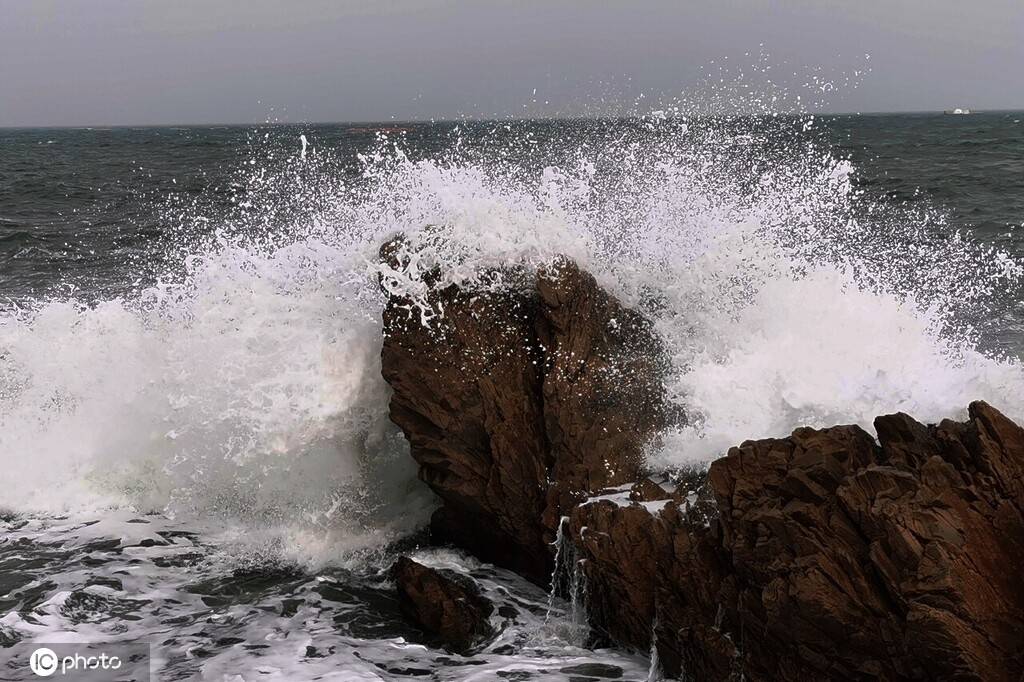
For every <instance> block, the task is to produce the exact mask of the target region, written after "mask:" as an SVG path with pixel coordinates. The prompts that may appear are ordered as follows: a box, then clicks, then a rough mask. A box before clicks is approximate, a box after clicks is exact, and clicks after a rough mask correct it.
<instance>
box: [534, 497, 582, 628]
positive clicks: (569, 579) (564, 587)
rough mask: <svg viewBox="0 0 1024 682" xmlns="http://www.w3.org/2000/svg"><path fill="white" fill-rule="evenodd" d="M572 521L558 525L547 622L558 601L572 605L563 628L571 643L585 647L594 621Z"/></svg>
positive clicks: (565, 519)
mask: <svg viewBox="0 0 1024 682" xmlns="http://www.w3.org/2000/svg"><path fill="white" fill-rule="evenodd" d="M568 524H569V517H568V516H563V517H562V519H561V521H560V522H559V524H558V532H557V534H556V535H555V541H554V542H553V543H552V545H553V547H554V555H555V556H554V568H553V569H552V572H551V589H550V591H549V594H548V613H547V616H546V617H545V621H546V622H550V620H551V615H552V613H553V610H554V604H555V600H556V599H558V598H561V599H565V600H566V601H568V604H569V610H568V614H566V616H567V617H566V616H563V620H562V623H561V626H562V627H563V628H564V629H565V630H566V631H567V639H568V640H569V641H571V642H575V643H577V644H579V645H580V646H584V645H586V644H587V643H588V641H589V639H590V620H589V617H588V616H587V585H586V579H585V577H584V575H583V571H582V569H581V568H580V561H581V559H580V557H579V555H578V553H577V551H576V545H575V544H573V542H572V540H571V539H570V538H569V535H568V534H567V528H568Z"/></svg>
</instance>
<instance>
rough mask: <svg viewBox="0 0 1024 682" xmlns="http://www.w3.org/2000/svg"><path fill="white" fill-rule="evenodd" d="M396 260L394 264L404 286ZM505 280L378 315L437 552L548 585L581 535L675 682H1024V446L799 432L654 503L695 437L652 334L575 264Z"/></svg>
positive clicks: (590, 563) (997, 420)
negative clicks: (559, 534)
mask: <svg viewBox="0 0 1024 682" xmlns="http://www.w3.org/2000/svg"><path fill="white" fill-rule="evenodd" d="M400 246H401V241H396V242H392V243H390V244H389V245H386V246H385V247H384V249H382V257H383V259H384V261H385V262H386V263H388V265H390V266H391V268H393V269H394V270H395V271H400V270H402V269H403V268H405V267H407V266H408V264H409V263H408V261H407V260H404V259H407V258H408V257H409V255H408V254H407V253H406V252H405V251H404V250H403V249H402V248H400ZM491 274H492V275H493V277H494V278H495V279H497V278H501V279H502V280H503V281H504V282H506V286H504V287H500V288H495V291H489V290H487V288H486V287H484V288H482V289H480V288H478V289H474V290H469V289H467V290H462V289H460V288H458V287H455V286H448V287H434V288H433V289H430V288H429V287H428V288H427V290H426V291H425V293H423V294H422V300H419V301H413V300H412V299H409V298H406V297H403V296H402V295H401V294H397V293H392V294H391V295H389V301H388V305H387V307H386V309H385V312H384V332H385V338H384V349H383V352H382V366H383V374H384V377H385V378H386V379H387V381H388V382H389V383H390V384H391V386H392V387H393V389H394V395H393V398H392V401H391V416H392V419H393V420H394V421H395V423H396V424H398V425H399V426H400V427H401V428H402V429H403V431H404V432H405V434H406V436H407V437H408V439H409V442H410V444H411V449H412V455H413V457H414V458H415V459H416V461H417V462H418V463H419V464H420V476H421V478H422V479H423V480H424V481H426V482H427V483H428V484H429V485H430V486H431V488H433V490H434V491H435V492H436V493H437V494H438V496H439V497H440V498H441V500H442V502H443V505H442V507H441V509H440V510H439V511H438V512H437V513H436V514H435V516H434V518H433V519H432V530H433V534H434V537H435V538H436V539H438V540H440V541H443V542H452V543H454V544H457V545H459V546H460V547H462V548H464V549H467V550H469V551H471V552H473V553H475V554H476V555H477V556H479V557H480V558H482V559H485V560H487V561H491V562H494V563H497V564H500V565H503V566H506V567H509V568H511V569H513V570H515V571H517V572H519V573H521V574H522V575H524V576H526V577H528V578H530V579H532V580H534V581H535V582H538V583H541V584H544V583H546V582H547V581H548V580H549V578H550V575H551V570H552V564H553V554H552V547H551V543H552V541H553V540H554V538H555V532H556V529H558V528H559V527H562V528H564V529H565V530H564V537H563V542H565V541H568V542H570V543H571V544H572V546H573V548H574V550H575V552H574V553H575V557H576V559H577V561H576V565H575V566H574V567H572V570H576V571H579V572H580V573H581V575H582V577H583V578H584V579H585V584H586V589H585V593H586V599H587V610H588V614H589V620H590V623H591V625H592V627H593V628H594V630H595V632H596V633H597V634H598V635H599V637H601V638H603V639H605V640H607V641H609V642H612V643H616V644H619V645H623V646H627V647H631V648H635V649H637V650H641V651H649V650H651V647H652V645H653V646H654V647H655V648H656V650H657V654H658V659H659V661H660V663H661V665H662V666H663V668H664V670H665V672H666V673H667V674H668V675H669V676H673V677H677V676H682V675H685V676H687V679H697V680H709V681H719V680H733V679H737V680H738V679H741V678H742V679H746V680H750V681H752V682H758V681H762V680H763V681H765V682H767V681H768V680H801V682H802V681H803V680H825V679H827V680H868V679H871V680H876V679H877V680H892V681H894V682H896V681H903V680H952V679H956V680H995V681H1004V680H1005V681H1010V680H1013V681H1014V682H1017V681H1018V680H1020V679H1021V676H1022V674H1024V580H1022V579H1021V575H1022V569H1024V431H1022V429H1020V428H1019V427H1018V426H1017V425H1015V424H1014V423H1012V422H1011V421H1010V420H1008V419H1007V418H1006V417H1004V416H1003V415H1002V414H1000V413H999V412H998V411H997V410H995V409H994V408H992V407H991V406H989V405H987V404H986V403H982V402H976V403H973V404H972V405H971V406H970V409H969V415H970V419H969V420H968V421H967V422H965V423H956V422H951V421H944V422H942V423H941V424H939V425H937V426H925V425H922V424H919V423H918V422H916V421H914V420H913V419H911V418H910V417H908V416H906V415H902V414H899V415H891V416H884V417H879V418H878V419H877V420H876V423H875V428H876V431H877V433H878V441H877V442H876V440H875V439H874V438H872V437H871V436H870V435H869V434H868V433H866V432H865V431H864V430H862V429H860V428H859V427H855V426H839V427H834V428H828V429H820V430H815V429H809V428H804V429H798V430H796V431H795V432H793V434H792V435H791V436H790V437H788V438H782V439H767V440H758V441H748V442H745V443H743V444H742V445H740V446H739V447H736V448H733V449H731V450H730V451H729V453H728V454H727V455H726V456H725V457H723V458H721V459H719V460H717V461H715V462H714V463H712V465H711V467H710V469H709V470H708V471H707V472H702V473H694V474H691V475H689V476H687V477H686V478H685V480H679V479H676V480H675V483H673V484H671V485H668V484H666V483H665V481H664V480H662V481H661V482H660V483H659V482H656V481H654V480H650V479H648V478H646V477H644V476H643V475H642V474H643V471H642V459H643V458H642V454H643V450H644V448H645V447H646V446H647V445H648V444H649V443H650V442H651V441H652V439H654V438H656V437H657V434H658V432H659V431H660V430H661V429H662V428H663V427H664V426H665V425H667V424H670V423H672V422H674V421H676V420H678V419H679V416H678V415H677V414H674V413H673V410H672V409H671V407H670V406H669V405H668V403H667V401H666V399H665V393H664V391H663V388H662V383H661V378H662V376H663V373H664V369H665V366H664V353H663V351H662V349H661V346H660V345H659V343H658V341H657V339H656V336H655V334H654V333H653V332H652V330H651V326H650V324H649V323H648V322H647V321H646V320H644V318H643V317H642V316H640V315H639V314H637V313H636V312H634V311H630V310H628V309H626V308H624V307H623V306H622V305H620V304H619V303H618V302H617V301H615V299H614V298H613V297H611V296H609V295H608V294H607V293H606V292H604V291H602V290H601V288H600V287H599V286H598V285H597V283H596V281H595V280H594V278H593V277H591V276H590V275H589V274H587V273H585V272H583V271H582V270H580V269H579V268H578V267H577V266H576V265H574V264H573V263H571V262H569V261H564V260H562V261H559V262H557V263H556V264H555V265H554V266H552V267H550V268H548V269H547V270H544V271H541V272H539V273H534V274H529V273H526V272H525V271H518V270H514V269H510V270H502V271H495V272H494V273H491ZM430 277H431V275H430V274H429V273H428V275H427V277H426V278H425V279H426V280H427V281H428V282H429V281H430ZM434 281H435V282H436V281H439V280H438V279H435V280H434ZM509 281H513V282H514V283H515V286H512V287H509V286H507V283H508V282H509ZM385 289H386V290H387V291H392V292H394V291H395V289H394V288H393V287H387V286H385ZM424 301H425V302H426V304H427V305H428V307H429V308H430V309H432V310H436V311H443V314H441V315H439V316H437V317H435V318H433V319H432V320H431V321H430V324H429V325H427V324H424V322H423V320H422V319H421V317H420V316H419V315H418V314H416V310H417V308H416V305H415V304H416V303H419V304H423V303H424ZM633 482H636V483H633ZM563 518H567V519H568V522H567V523H566V524H565V525H564V526H562V525H561V524H562V519H563Z"/></svg>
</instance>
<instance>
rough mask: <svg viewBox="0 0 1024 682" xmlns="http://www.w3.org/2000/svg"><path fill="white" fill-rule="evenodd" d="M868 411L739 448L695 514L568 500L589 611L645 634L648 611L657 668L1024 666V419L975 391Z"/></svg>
mask: <svg viewBox="0 0 1024 682" xmlns="http://www.w3.org/2000/svg"><path fill="white" fill-rule="evenodd" d="M875 426H876V430H877V432H878V434H879V444H876V443H875V441H874V439H873V438H871V437H870V436H869V435H868V434H867V433H865V432H864V431H863V430H861V429H859V428H857V427H835V428H831V429H821V430H813V429H798V430H797V431H795V432H794V433H793V435H792V436H790V437H789V438H784V439H771V440H762V441H749V442H746V443H744V444H742V445H741V446H739V447H738V448H733V449H732V450H731V451H730V452H729V454H728V455H727V456H726V457H724V458H722V459H720V460H718V461H716V462H714V463H713V464H712V466H711V469H710V471H709V473H708V483H709V486H710V488H711V489H712V490H713V492H714V495H715V498H716V500H717V506H718V509H719V514H720V516H719V518H718V519H717V520H716V519H713V518H712V519H711V520H710V523H707V524H706V525H705V521H706V520H707V515H706V514H700V513H696V512H700V506H699V505H697V507H696V509H694V508H690V510H689V511H688V512H686V511H685V510H686V507H685V506H683V505H681V504H680V503H679V500H680V499H681V498H680V496H679V495H675V496H673V501H672V502H670V503H668V504H667V505H666V506H665V507H664V508H661V509H659V510H657V512H656V513H650V511H649V509H648V508H645V507H644V506H641V505H640V504H633V505H630V506H617V505H615V504H613V503H610V502H596V503H591V504H587V505H584V506H581V507H578V508H577V509H576V510H575V511H574V512H573V515H572V527H573V536H574V539H575V542H576V544H577V546H578V547H579V550H580V553H581V554H582V555H583V556H584V558H585V559H586V561H585V562H584V563H583V570H584V572H585V574H586V576H587V591H588V594H589V595H590V598H591V610H590V614H591V617H592V618H593V619H594V621H595V625H596V626H598V627H600V628H601V629H602V631H604V632H606V633H607V634H608V635H609V636H610V637H611V638H612V639H613V640H614V641H617V642H620V643H623V644H627V645H630V646H633V647H636V648H638V649H644V648H646V647H648V646H649V645H650V637H651V635H650V632H651V623H654V622H655V620H656V621H657V623H658V628H657V639H658V641H657V646H658V650H659V654H660V658H661V660H662V662H663V664H664V666H665V668H666V671H667V672H668V673H669V674H670V675H679V674H681V672H682V671H685V672H686V673H688V674H690V675H692V676H695V678H696V679H706V680H726V679H732V678H736V675H737V674H738V673H740V672H742V674H743V675H744V677H745V678H746V679H748V680H753V681H758V680H765V681H767V680H808V679H810V680H868V679H871V680H893V681H897V680H898V681H902V680H995V681H1006V682H1010V681H1016V680H1019V679H1020V677H1021V675H1022V673H1024V580H1021V579H1020V575H1021V569H1022V568H1024V515H1022V512H1021V510H1022V509H1024V487H1022V481H1024V430H1022V429H1020V428H1019V427H1017V426H1016V425H1014V424H1013V423H1012V422H1010V421H1009V420H1008V419H1006V417H1004V416H1003V415H1002V414H1000V413H999V412H998V411H996V410H994V409H993V408H992V407H990V406H989V405H987V404H985V403H980V402H978V403H973V404H972V405H971V407H970V420H969V421H968V422H966V423H963V424H961V423H955V422H950V421H946V422H943V423H942V424H939V425H938V426H924V425H922V424H919V423H918V422H916V421H914V420H913V419H911V418H910V417H907V416H906V415H902V414H900V415H891V416H887V417H880V418H879V419H878V420H876V424H875ZM684 512H685V513H684ZM623 614H626V615H625V616H624V615H623ZM736 679H738V678H736Z"/></svg>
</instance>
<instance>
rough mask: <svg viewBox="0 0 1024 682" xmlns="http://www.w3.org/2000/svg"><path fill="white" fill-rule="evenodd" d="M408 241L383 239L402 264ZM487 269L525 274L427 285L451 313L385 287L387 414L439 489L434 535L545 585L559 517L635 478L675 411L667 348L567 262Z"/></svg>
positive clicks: (386, 252)
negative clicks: (664, 384) (666, 385)
mask: <svg viewBox="0 0 1024 682" xmlns="http://www.w3.org/2000/svg"><path fill="white" fill-rule="evenodd" d="M402 244H403V242H402V241H401V239H398V240H395V241H393V242H389V243H388V244H386V245H385V246H384V247H383V248H382V249H381V257H382V259H383V260H384V261H385V262H386V263H387V264H388V265H390V266H391V267H392V268H393V269H395V270H396V271H400V270H402V269H403V268H404V267H405V266H406V265H407V263H406V262H404V261H403V258H407V257H408V254H404V252H403V250H402V248H401V247H402ZM403 254H404V255H403ZM490 276H492V277H495V278H497V277H500V278H502V280H503V281H505V282H509V281H513V282H519V285H520V286H517V287H513V288H511V289H510V290H508V291H506V292H505V293H490V292H486V291H463V290H460V289H458V288H456V287H447V288H441V289H436V288H435V289H433V290H429V291H428V293H427V295H426V298H427V301H428V304H429V306H430V308H431V309H433V310H437V311H443V314H442V315H439V316H437V317H435V318H433V319H432V320H431V321H430V322H429V325H428V324H425V323H424V321H423V320H422V318H421V316H420V314H419V312H418V310H417V309H416V307H415V306H414V305H413V302H412V301H410V300H409V299H404V298H401V297H400V296H395V295H391V296H390V297H389V300H388V304H387V306H386V308H385V310H384V346H383V351H382V355H381V360H382V373H383V375H384V378H385V379H386V380H387V381H388V383H389V384H390V385H391V387H392V388H393V389H394V394H393V396H392V399H391V418H392V421H394V422H395V423H396V424H397V425H398V426H399V427H401V428H402V430H403V431H404V432H405V434H406V437H407V438H408V439H409V443H410V445H411V450H412V455H413V457H414V458H415V459H416V461H417V462H418V463H419V465H420V478H422V479H423V480H424V481H425V482H426V483H427V484H428V485H430V487H431V488H432V489H433V490H434V492H435V493H437V495H438V496H439V497H440V498H441V500H442V501H443V506H442V508H441V509H439V510H438V511H437V512H436V513H435V515H434V517H433V519H432V521H431V527H432V530H433V533H434V535H435V537H436V539H437V540H439V541H442V542H452V543H454V544H456V545H458V546H460V547H463V548H465V549H467V550H469V551H471V552H473V553H474V554H476V555H477V556H479V557H480V558H482V559H485V560H487V561H490V562H493V563H496V564H499V565H502V566H505V567H508V568H511V569H512V570H515V571H517V572H519V573H520V574H522V575H524V576H526V577H528V578H530V579H532V580H533V581H534V582H537V583H540V584H546V583H547V582H548V580H549V578H550V575H551V570H552V568H553V565H552V559H553V555H552V551H551V543H552V542H553V540H554V538H555V531H556V528H557V525H558V523H559V519H560V518H561V517H562V516H563V515H565V514H566V513H567V512H568V511H569V510H571V509H572V507H574V506H575V505H576V504H577V503H578V502H579V501H581V500H582V499H585V498H586V497H588V496H589V495H590V494H591V493H592V492H593V491H595V490H598V489H601V488H603V487H606V486H610V485H618V484H622V483H627V482H630V481H635V480H636V479H637V478H638V476H639V473H640V467H641V462H642V451H643V448H644V447H645V445H646V444H647V442H648V441H649V440H650V439H651V438H652V437H654V435H655V434H656V432H657V431H658V428H659V427H660V426H661V425H663V420H664V419H665V418H666V415H667V413H668V410H667V409H665V408H664V406H663V405H664V400H663V397H662V395H663V392H662V388H661V383H660V371H661V369H662V366H661V364H660V363H661V362H662V361H661V360H660V359H659V358H660V355H661V354H660V353H659V352H657V350H656V349H657V348H658V345H657V342H656V340H655V338H654V336H653V333H652V332H651V330H650V327H649V324H648V323H646V322H645V321H644V320H643V318H642V317H641V316H639V315H637V314H636V313H633V312H630V311H628V310H626V309H624V308H623V307H622V306H620V305H619V304H618V303H617V302H616V301H615V300H614V299H613V298H612V297H611V296H609V295H608V294H607V293H605V292H604V291H603V290H601V288H600V287H598V285H597V283H596V282H595V281H594V279H593V277H591V276H590V275H589V274H586V273H584V272H582V271H581V270H580V269H579V268H578V267H576V266H575V265H574V264H573V263H571V262H569V261H559V262H558V263H556V264H555V265H554V266H552V267H551V268H549V269H548V270H547V271H545V272H542V273H540V274H539V275H529V276H527V275H525V274H524V273H522V272H518V271H516V270H514V269H510V270H503V271H499V272H495V273H491V275H490ZM424 279H425V281H426V283H427V284H428V285H429V284H430V283H431V282H433V281H436V280H437V277H436V275H431V274H430V273H428V274H427V276H426V277H425V278H424ZM386 284H387V283H386V282H385V287H384V288H385V290H388V287H387V286H386Z"/></svg>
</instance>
